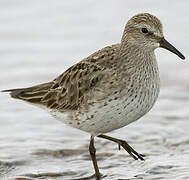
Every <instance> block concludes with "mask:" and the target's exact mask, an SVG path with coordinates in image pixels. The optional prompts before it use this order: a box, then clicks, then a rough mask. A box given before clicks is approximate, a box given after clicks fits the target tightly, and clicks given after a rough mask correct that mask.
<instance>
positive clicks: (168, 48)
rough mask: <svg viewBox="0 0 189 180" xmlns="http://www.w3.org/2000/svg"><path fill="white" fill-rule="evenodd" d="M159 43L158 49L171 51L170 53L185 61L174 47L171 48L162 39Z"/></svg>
mask: <svg viewBox="0 0 189 180" xmlns="http://www.w3.org/2000/svg"><path fill="white" fill-rule="evenodd" d="M159 43H160V47H162V48H165V49H167V50H169V51H171V52H172V53H175V54H176V55H177V56H179V57H180V58H181V59H185V57H184V56H183V54H182V53H181V52H179V51H178V50H177V49H176V48H175V47H174V46H172V45H171V44H170V43H169V42H168V41H167V40H166V39H165V38H162V39H161V40H160V42H159Z"/></svg>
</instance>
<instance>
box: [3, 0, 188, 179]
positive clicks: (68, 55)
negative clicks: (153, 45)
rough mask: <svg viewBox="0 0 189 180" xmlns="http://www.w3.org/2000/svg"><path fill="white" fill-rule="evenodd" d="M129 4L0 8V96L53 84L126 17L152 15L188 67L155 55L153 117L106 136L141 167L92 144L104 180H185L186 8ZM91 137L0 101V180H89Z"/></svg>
mask: <svg viewBox="0 0 189 180" xmlns="http://www.w3.org/2000/svg"><path fill="white" fill-rule="evenodd" d="M169 6H170V4H169V3H168V2H167V4H166V2H164V1H149V0H144V1H142V2H141V3H138V1H136V0H133V1H132V2H129V3H128V2H126V1H124V0H120V1H119V3H118V2H117V1H110V0H103V1H100V3H99V2H97V1H87V0H83V1H76V0H70V1H58V0H54V1H46V0H33V1H25V0H17V1H14V0H1V1H0V56H1V61H0V72H1V75H0V89H7V88H15V87H27V86H32V85H35V84H38V83H42V82H45V81H49V80H52V79H54V77H56V76H57V75H58V74H60V73H61V72H63V71H64V70H65V69H66V68H67V67H69V66H70V65H72V64H73V63H75V62H77V61H78V60H80V59H82V58H84V57H86V56H87V55H89V54H90V53H92V52H93V51H95V50H98V49H100V48H102V47H104V46H106V45H108V44H113V43H116V42H118V41H119V40H120V37H121V34H122V31H123V27H124V25H125V22H126V21H127V20H128V18H129V17H131V16H132V15H134V14H136V13H138V12H151V13H153V14H155V15H157V16H158V17H159V18H160V19H162V21H163V24H164V31H165V34H166V37H167V39H168V40H169V41H170V42H172V43H173V44H174V45H175V46H176V47H177V48H178V49H180V50H182V52H183V54H185V56H186V59H187V60H186V61H182V60H180V59H179V58H178V57H177V56H175V55H173V54H171V53H169V52H168V51H166V50H157V52H156V54H157V58H158V59H159V65H160V72H161V79H162V88H161V94H160V97H159V99H158V102H157V103H156V105H155V106H154V108H153V109H152V111H151V112H150V113H149V114H147V115H146V116H145V117H143V118H142V119H141V120H139V121H138V122H135V123H133V124H131V125H129V126H127V127H125V128H122V129H120V130H118V131H115V132H112V133H110V134H109V135H111V136H113V137H118V138H123V139H126V140H127V141H128V142H129V143H130V145H131V146H133V147H134V148H135V149H136V150H137V151H138V152H140V153H142V154H144V155H145V161H144V162H141V161H134V160H133V159H132V158H131V157H129V155H128V154H127V153H126V152H124V150H121V151H119V150H118V147H117V145H116V144H114V143H111V142H107V141H105V140H101V139H97V138H96V149H97V157H98V162H99V167H100V169H101V172H102V173H103V174H104V175H105V177H104V178H103V179H104V180H110V179H112V180H117V179H119V180H126V179H127V180H128V179H133V180H139V179H145V180H159V179H161V180H162V179H166V180H169V179H170V180H173V179H174V180H180V179H183V180H184V179H185V180H186V179H189V111H188V107H189V93H188V91H189V81H188V80H189V71H188V68H189V64H188V49H189V45H188V39H189V33H188V32H189V26H188V24H189V19H188V17H189V12H188V8H189V2H188V1H184V0H183V1H176V0H175V1H171V7H170V8H168V7H169ZM88 143H89V135H88V134H86V133H83V132H81V131H79V130H76V129H72V128H69V127H67V126H65V125H64V124H62V123H61V122H58V121H56V120H54V119H53V118H52V117H51V116H50V115H48V114H47V113H46V112H45V111H43V110H41V109H38V108H37V107H34V106H31V105H28V104H26V103H24V102H21V101H17V100H14V99H11V98H9V96H8V95H7V94H0V179H2V180H6V179H9V180H10V179H11V180H13V179H16V178H17V179H19V178H20V180H21V179H23V180H24V179H35V180H39V179H46V180H71V179H81V178H84V177H86V179H87V178H88V177H90V176H91V175H92V174H93V167H92V163H91V160H90V157H89V153H88Z"/></svg>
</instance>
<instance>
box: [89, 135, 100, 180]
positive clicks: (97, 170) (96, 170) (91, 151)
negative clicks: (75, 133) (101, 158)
mask: <svg viewBox="0 0 189 180" xmlns="http://www.w3.org/2000/svg"><path fill="white" fill-rule="evenodd" d="M89 152H90V155H91V159H92V161H93V166H94V169H95V176H96V180H100V176H101V174H100V172H99V168H98V164H97V160H96V149H95V147H94V137H93V136H91V140H90V144H89Z"/></svg>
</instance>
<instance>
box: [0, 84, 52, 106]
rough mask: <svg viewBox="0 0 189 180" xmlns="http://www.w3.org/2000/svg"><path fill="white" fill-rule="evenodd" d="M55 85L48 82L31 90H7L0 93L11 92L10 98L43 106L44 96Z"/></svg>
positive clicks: (30, 88)
mask: <svg viewBox="0 0 189 180" xmlns="http://www.w3.org/2000/svg"><path fill="white" fill-rule="evenodd" d="M52 85H53V83H52V82H48V83H44V84H40V85H37V86H32V87H29V88H20V89H7V90H2V91H0V92H10V96H11V97H12V98H15V99H20V100H23V101H27V102H30V103H35V104H41V100H42V98H43V96H44V95H45V94H46V93H47V92H48V91H49V89H50V88H51V87H52Z"/></svg>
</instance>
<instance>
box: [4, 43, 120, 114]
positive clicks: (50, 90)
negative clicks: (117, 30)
mask: <svg viewBox="0 0 189 180" xmlns="http://www.w3.org/2000/svg"><path fill="white" fill-rule="evenodd" d="M118 48H119V44H117V45H113V46H108V47H106V48H103V49H102V50H100V51H97V52H96V53H94V54H92V55H91V56H89V57H88V58H86V59H84V60H82V61H80V62H79V63H77V64H75V65H73V66H72V67H70V68H69V69H68V70H66V71H65V72H64V73H62V74H61V75H60V76H59V77H57V78H56V79H55V80H54V81H52V82H48V83H44V84H40V85H37V86H33V87H29V88H22V89H10V90H5V91H4V92H11V96H12V97H13V98H17V99H21V100H24V101H27V102H30V103H33V104H40V105H43V106H46V107H48V108H51V109H59V110H60V111H64V110H75V109H77V108H78V107H79V106H80V105H82V104H83V103H84V102H87V99H88V98H89V96H90V95H89V94H88V93H89V92H90V91H92V90H93V89H94V88H96V87H98V83H101V85H102V87H103V86H104V85H103V84H106V83H105V82H106V81H107V80H111V75H112V74H111V68H112V62H113V61H114V58H115V55H116V52H117V49H118ZM108 78H109V79H108ZM102 79H103V80H102ZM101 80H102V81H101ZM105 89H106V87H105V86H104V89H103V88H101V90H100V91H101V92H100V91H99V89H98V88H96V92H98V91H99V97H101V94H103V93H104V92H103V91H104V90H105ZM105 94H106V95H108V94H107V93H105Z"/></svg>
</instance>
